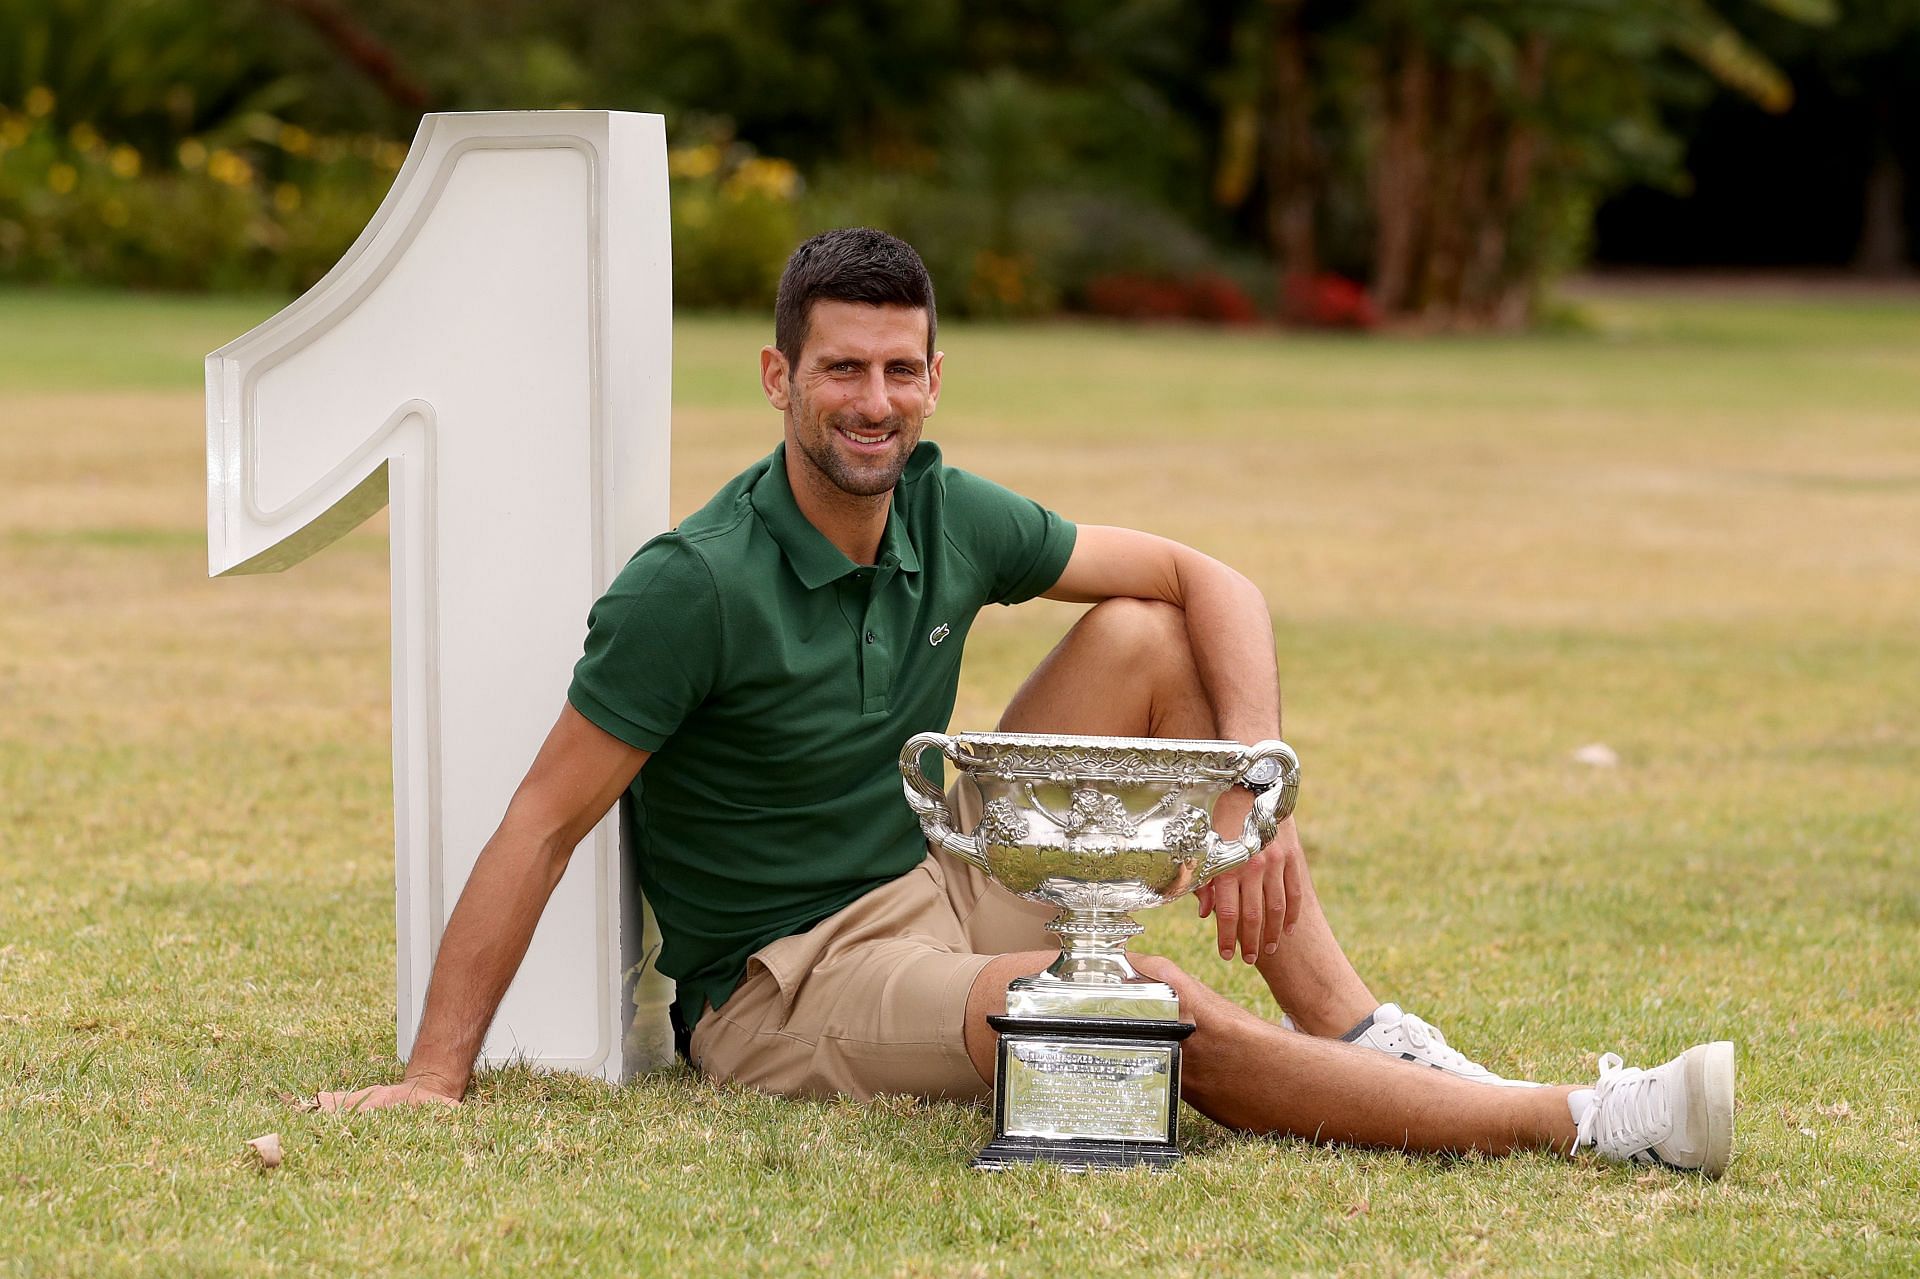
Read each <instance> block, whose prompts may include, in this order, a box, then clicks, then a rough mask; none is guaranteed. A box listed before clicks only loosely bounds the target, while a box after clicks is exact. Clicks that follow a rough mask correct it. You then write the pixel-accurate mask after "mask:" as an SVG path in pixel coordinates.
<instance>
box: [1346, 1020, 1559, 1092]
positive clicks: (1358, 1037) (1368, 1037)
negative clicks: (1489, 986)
mask: <svg viewBox="0 0 1920 1279" xmlns="http://www.w3.org/2000/svg"><path fill="white" fill-rule="evenodd" d="M1348 1042H1349V1043H1355V1044H1359V1045H1360V1046H1361V1047H1363V1048H1372V1049H1374V1050H1375V1051H1377V1052H1383V1053H1386V1054H1388V1055H1389V1056H1393V1057H1398V1058H1399V1059H1400V1060H1402V1061H1411V1062H1415V1063H1418V1064H1419V1065H1422V1066H1432V1067H1433V1068H1434V1069H1435V1070H1444V1071H1446V1072H1447V1073H1448V1074H1450V1075H1458V1076H1460V1078H1462V1079H1470V1080H1472V1081H1473V1082H1474V1083H1476V1084H1495V1085H1497V1086H1499V1087H1502V1088H1538V1087H1539V1086H1540V1085H1538V1084H1536V1083H1532V1082H1530V1081H1528V1080H1525V1079H1503V1078H1501V1077H1500V1076H1499V1075H1496V1074H1494V1073H1493V1072H1492V1071H1491V1070H1488V1069H1487V1068H1486V1067H1485V1066H1482V1065H1481V1064H1480V1063H1479V1062H1477V1061H1474V1060H1472V1059H1471V1058H1469V1057H1467V1056H1466V1055H1465V1054H1464V1053H1462V1052H1461V1051H1460V1050H1459V1049H1457V1048H1454V1047H1453V1046H1452V1045H1450V1044H1448V1043H1447V1037H1446V1036H1445V1035H1443V1034H1441V1033H1440V1030H1439V1028H1438V1027H1436V1026H1430V1025H1428V1024H1427V1023H1426V1022H1424V1021H1422V1020H1420V1019H1419V1018H1418V1017H1415V1016H1414V1015H1413V1014H1412V1013H1409V1012H1403V1011H1401V1008H1400V1005H1398V1004H1382V1005H1380V1006H1379V1007H1378V1008H1376V1009H1374V1010H1373V1016H1372V1018H1371V1019H1370V1020H1369V1021H1368V1023H1367V1027H1366V1029H1365V1030H1363V1031H1359V1032H1358V1033H1356V1034H1354V1035H1353V1037H1352V1038H1351V1039H1350V1040H1349V1041H1348Z"/></svg>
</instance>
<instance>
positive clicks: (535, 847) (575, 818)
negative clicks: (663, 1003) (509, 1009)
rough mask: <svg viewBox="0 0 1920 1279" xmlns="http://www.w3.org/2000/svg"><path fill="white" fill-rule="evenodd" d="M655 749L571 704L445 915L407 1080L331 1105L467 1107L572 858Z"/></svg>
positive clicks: (325, 1103) (334, 1098) (327, 1096)
mask: <svg viewBox="0 0 1920 1279" xmlns="http://www.w3.org/2000/svg"><path fill="white" fill-rule="evenodd" d="M648 754H649V752H647V751H643V750H640V749H639V748H638V747H634V746H629V745H627V744H626V743H625V742H623V741H621V740H620V739H619V738H617V737H614V736H613V735H611V734H610V733H607V732H606V731H604V730H603V729H600V728H598V727H596V726H595V725H594V724H593V723H592V722H591V721H589V720H588V719H587V718H586V717H585V716H583V715H581V714H580V712H579V711H576V710H575V709H574V708H573V707H572V706H571V705H568V706H566V707H565V708H564V709H562V710H561V712H560V718H559V719H558V720H557V721H556V722H555V723H554V726H553V731H551V732H550V733H548V734H547V740H546V742H545V744H543V745H542V746H541V747H540V753H539V755H538V756H536V757H535V759H534V761H533V767H532V768H530V769H528V770H527V775H526V778H525V779H524V780H523V781H522V782H521V783H520V787H519V789H518V790H516V791H515V792H514V795H513V800H512V802H511V803H509V804H508V805H507V813H506V816H505V817H503V818H501V820H500V829H499V830H497V831H495V832H494V835H493V838H492V839H490V840H488V841H487V846H486V847H485V848H484V849H483V850H481V853H480V858H479V860H478V861H476V862H475V863H474V866H473V873H472V874H471V875H469V876H468V877H467V884H466V887H465V888H463V889H462V890H461V892H460V899H459V901H458V902H456V903H455V905H454V908H453V915H452V916H451V917H450V918H449V919H448V920H447V928H446V932H445V933H444V934H442V936H441V938H440V951H439V955H438V957H437V958H435V960H434V963H433V977H432V979H431V980H430V981H429V982H428V983H427V1003H426V1008H425V1010H424V1011H423V1013H422V1014H421V1018H420V1032H419V1034H418V1035H417V1036H415V1038H414V1045H413V1056H412V1058H411V1059H410V1060H409V1061H408V1062H407V1073H406V1077H405V1078H404V1079H403V1080H401V1082H399V1083H397V1084H384V1085H381V1086H378V1087H374V1088H362V1089H359V1090H358V1091H355V1092H326V1093H321V1094H320V1097H319V1101H320V1108H321V1109H322V1110H327V1111H335V1110H378V1109H381V1108H383V1107H386V1106H397V1105H407V1104H413V1103H439V1104H442V1105H458V1104H459V1102H460V1098H461V1097H462V1096H463V1095H465V1093H466V1091H467V1081H468V1079H469V1078H470V1077H471V1075H472V1074H473V1060H474V1058H475V1057H476V1056H478V1055H479V1053H480V1043H481V1041H482V1040H483V1039H484V1038H485V1037H486V1033H487V1027H488V1025H489V1024H491V1023H492V1021H493V1015H494V1012H495V1011H496V1010H497V1009H498V1008H499V1006H500V1000H501V998H502V997H503V996H505V994H506V993H507V986H508V984H509V983H510V982H512V981H513V975H514V973H515V972H516V971H518V970H519V967H520V961H521V960H522V959H523V958H524V957H525V956H526V953H527V946H528V944H529V943H530V942H531V941H532V940H533V930H534V926H535V925H536V924H538V923H539V922H540V913H541V912H542V911H543V910H545V909H546V905H547V898H548V897H550V896H551V895H552V894H553V890H554V886H555V885H557V884H558V883H559V882H560V876H561V873H562V872H564V871H565V870H566V868H567V861H568V859H569V858H571V857H572V855H573V850H574V848H575V847H576V846H578V844H579V843H580V841H581V840H583V839H585V838H586V836H587V832H588V831H590V830H592V829H593V828H594V826H595V825H596V824H597V823H598V822H599V821H600V819H601V818H602V817H604V816H606V813H607V810H608V809H609V808H611V807H613V805H614V802H615V801H616V800H618V799H619V798H620V795H621V792H623V791H625V790H626V789H627V787H628V786H629V785H630V784H632V782H633V779H634V776H635V775H636V774H637V773H639V771H640V766H641V765H643V764H645V763H646V762H647V757H648Z"/></svg>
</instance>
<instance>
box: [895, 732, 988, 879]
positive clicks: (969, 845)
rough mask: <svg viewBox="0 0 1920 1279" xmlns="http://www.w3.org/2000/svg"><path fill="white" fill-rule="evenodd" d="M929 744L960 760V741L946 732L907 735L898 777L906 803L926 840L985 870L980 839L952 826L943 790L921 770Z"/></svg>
mask: <svg viewBox="0 0 1920 1279" xmlns="http://www.w3.org/2000/svg"><path fill="white" fill-rule="evenodd" d="M929 746H937V747H939V748H940V753H941V754H942V755H944V756H946V757H947V758H948V759H950V760H953V761H954V762H955V763H958V762H959V760H960V746H959V743H957V742H955V741H954V740H953V738H951V737H948V736H947V735H946V734H945V733H915V734H914V735H913V736H912V737H909V738H908V739H907V744H906V745H905V746H902V747H901V748H900V781H901V789H902V790H904V791H905V792H906V795H907V806H908V807H910V808H912V809H913V815H914V816H915V817H918V818H919V819H920V831H921V833H922V834H924V835H925V836H926V837H927V841H928V842H929V843H931V844H933V845H935V846H936V847H939V848H941V849H944V850H945V851H947V852H949V853H952V854H953V855H954V856H955V857H960V858H964V859H965V860H967V861H970V862H972V863H973V864H974V865H975V866H978V867H979V868H980V869H981V870H985V869H986V868H987V859H986V857H985V856H984V855H983V854H982V853H981V851H980V841H979V840H977V839H975V838H973V837H972V836H970V835H962V834H960V833H959V832H958V831H956V830H954V828H953V814H952V813H951V812H950V811H949V810H948V809H947V797H946V794H945V793H944V792H943V791H941V790H940V788H939V787H937V786H935V785H934V784H933V783H932V782H930V781H928V780H927V775H926V774H925V773H923V772H921V771H920V754H921V752H922V751H924V750H926V749H927V747H929Z"/></svg>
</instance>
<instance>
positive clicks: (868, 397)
mask: <svg viewBox="0 0 1920 1279" xmlns="http://www.w3.org/2000/svg"><path fill="white" fill-rule="evenodd" d="M853 408H854V411H855V412H857V413H859V414H860V416H861V417H863V418H865V419H866V420H867V421H869V422H884V421H886V420H887V419H888V418H889V417H892V416H893V401H892V400H891V399H890V398H888V396H887V374H886V370H885V369H869V370H868V371H867V376H866V377H865V378H864V379H862V380H861V382H860V394H859V396H858V398H856V399H855V400H854V402H853Z"/></svg>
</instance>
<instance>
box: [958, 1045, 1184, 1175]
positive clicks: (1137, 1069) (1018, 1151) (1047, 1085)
mask: <svg viewBox="0 0 1920 1279" xmlns="http://www.w3.org/2000/svg"><path fill="white" fill-rule="evenodd" d="M987 1020H988V1022H989V1023H991V1024H992V1026H993V1028H994V1029H995V1030H997V1031H999V1032H1000V1046H999V1049H998V1053H997V1056H996V1059H995V1062H994V1079H993V1141H992V1142H991V1143H989V1144H988V1146H987V1148H986V1149H985V1150H982V1151H981V1152H980V1154H979V1156H978V1157H977V1158H976V1159H975V1160H974V1161H973V1166H974V1167H975V1168H979V1169H983V1170H988V1171H997V1170H1000V1169H1005V1168H1012V1167H1015V1166H1017V1165H1020V1164H1037V1163H1049V1164H1056V1165H1059V1166H1060V1167H1063V1168H1068V1169H1074V1170H1078V1171H1088V1172H1091V1171H1095V1170H1098V1169H1108V1168H1136V1167H1147V1168H1156V1169H1159V1168H1167V1167H1170V1166H1171V1165H1173V1164H1174V1163H1175V1162H1177V1161H1178V1160H1179V1158H1180V1147H1179V1142H1178V1132H1177V1128H1176V1124H1177V1120H1178V1110H1179V1106H1180V1041H1181V1040H1182V1039H1185V1038H1186V1037H1187V1036H1188V1035H1190V1034H1192V1033H1193V1024H1192V1023H1191V1022H1182V1021H1157V1020H1132V1019H1126V1018H1110V1017H1007V1016H1000V1017H989V1018H988V1019H987Z"/></svg>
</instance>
